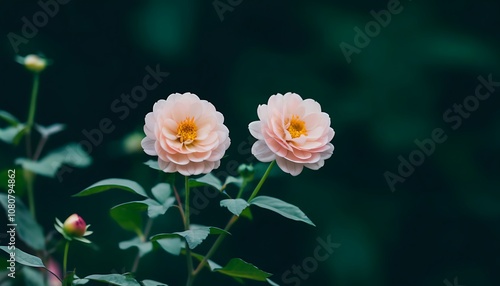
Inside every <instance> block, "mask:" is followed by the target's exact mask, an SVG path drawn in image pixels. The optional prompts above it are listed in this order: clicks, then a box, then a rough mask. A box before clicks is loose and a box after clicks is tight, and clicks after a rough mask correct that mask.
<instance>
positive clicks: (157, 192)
mask: <svg viewBox="0 0 500 286" xmlns="http://www.w3.org/2000/svg"><path fill="white" fill-rule="evenodd" d="M151 192H152V193H153V196H154V197H155V199H157V200H158V202H159V203H160V204H164V203H165V202H166V201H167V199H168V198H169V197H171V196H172V188H171V187H170V185H169V184H167V183H159V184H158V185H156V186H154V187H153V188H152V189H151Z"/></svg>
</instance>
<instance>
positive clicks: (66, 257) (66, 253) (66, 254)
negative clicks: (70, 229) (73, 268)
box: [63, 240, 70, 278]
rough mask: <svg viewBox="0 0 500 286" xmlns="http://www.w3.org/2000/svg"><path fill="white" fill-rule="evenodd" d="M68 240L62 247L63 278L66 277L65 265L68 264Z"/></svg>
mask: <svg viewBox="0 0 500 286" xmlns="http://www.w3.org/2000/svg"><path fill="white" fill-rule="evenodd" d="M69 242H70V241H69V240H67V241H66V246H65V247H64V258H63V278H64V277H66V269H67V268H66V267H67V266H68V252H69Z"/></svg>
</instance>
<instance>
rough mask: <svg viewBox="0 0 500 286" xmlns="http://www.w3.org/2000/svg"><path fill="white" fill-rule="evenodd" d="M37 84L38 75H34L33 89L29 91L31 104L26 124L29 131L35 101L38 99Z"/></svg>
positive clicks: (33, 114)
mask: <svg viewBox="0 0 500 286" xmlns="http://www.w3.org/2000/svg"><path fill="white" fill-rule="evenodd" d="M39 84H40V75H39V74H38V73H35V75H34V77H33V89H32V90H31V102H30V110H29V115H28V122H27V126H28V128H29V130H31V127H33V123H34V122H35V111H36V101H37V98H38V86H39Z"/></svg>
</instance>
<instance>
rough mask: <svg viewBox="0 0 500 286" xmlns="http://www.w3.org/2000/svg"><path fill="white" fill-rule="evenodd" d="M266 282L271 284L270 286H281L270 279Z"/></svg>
mask: <svg viewBox="0 0 500 286" xmlns="http://www.w3.org/2000/svg"><path fill="white" fill-rule="evenodd" d="M266 281H267V283H269V284H270V285H272V286H280V285H279V284H278V283H276V282H274V281H272V280H271V279H269V278H266Z"/></svg>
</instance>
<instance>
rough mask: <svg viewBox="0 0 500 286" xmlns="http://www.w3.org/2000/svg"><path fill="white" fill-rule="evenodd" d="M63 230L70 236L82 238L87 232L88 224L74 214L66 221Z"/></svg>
mask: <svg viewBox="0 0 500 286" xmlns="http://www.w3.org/2000/svg"><path fill="white" fill-rule="evenodd" d="M62 229H63V230H64V232H65V233H66V234H67V235H68V236H76V237H81V236H83V235H84V234H85V231H86V230H87V224H86V223H85V221H84V220H83V218H81V217H80V216H79V215H77V214H72V215H70V216H69V217H68V218H67V219H66V221H64V224H63V227H62Z"/></svg>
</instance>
